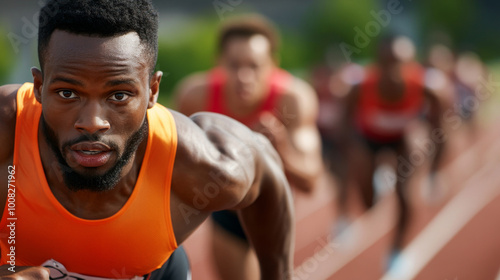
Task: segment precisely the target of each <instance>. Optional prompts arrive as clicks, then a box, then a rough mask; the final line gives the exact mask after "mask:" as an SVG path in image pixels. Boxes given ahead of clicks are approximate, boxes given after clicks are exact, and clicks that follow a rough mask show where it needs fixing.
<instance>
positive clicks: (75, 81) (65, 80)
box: [50, 77, 83, 87]
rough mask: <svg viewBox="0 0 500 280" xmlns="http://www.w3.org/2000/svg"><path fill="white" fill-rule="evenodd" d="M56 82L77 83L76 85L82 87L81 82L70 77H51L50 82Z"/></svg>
mask: <svg viewBox="0 0 500 280" xmlns="http://www.w3.org/2000/svg"><path fill="white" fill-rule="evenodd" d="M57 82H63V83H68V84H72V85H77V86H81V87H83V83H81V82H79V81H77V80H75V79H71V78H65V77H55V78H54V79H52V80H51V81H50V84H53V83H57Z"/></svg>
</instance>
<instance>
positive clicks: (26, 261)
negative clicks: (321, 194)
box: [0, 0, 294, 280]
mask: <svg viewBox="0 0 500 280" xmlns="http://www.w3.org/2000/svg"><path fill="white" fill-rule="evenodd" d="M157 32H158V15H157V12H156V10H155V9H154V7H153V6H152V4H151V2H150V1H148V0H137V1H123V0H107V1H105V0H99V1H95V0H92V1H91V0H74V1H62V0H51V1H48V2H47V3H46V5H45V6H44V7H43V8H42V10H41V12H40V24H39V40H38V54H39V60H40V65H41V67H40V69H37V68H32V74H33V83H26V84H24V85H6V86H2V87H0V139H1V143H2V145H0V168H1V171H0V181H2V182H4V184H7V186H8V188H1V189H0V204H2V205H5V206H4V207H2V209H3V211H2V219H1V222H0V248H1V251H0V254H1V257H0V261H1V265H2V266H1V267H0V276H7V277H12V279H14V278H15V279H62V278H64V277H67V278H64V279H70V278H71V279H98V280H102V279H190V272H189V271H188V269H189V265H188V263H187V259H186V256H185V254H184V252H183V251H182V248H180V247H179V246H180V244H182V242H183V241H185V240H186V239H187V238H188V237H189V236H190V235H191V233H193V232H194V230H195V229H196V228H198V227H199V226H200V225H201V223H202V222H203V221H204V220H205V219H206V218H207V217H209V216H210V214H211V213H212V212H214V211H220V210H223V209H233V210H236V211H237V212H238V214H239V216H240V217H241V220H242V222H243V224H244V225H245V228H246V233H247V236H248V238H249V239H250V241H251V242H252V244H253V245H254V248H255V251H256V253H257V256H258V260H259V265H260V272H261V274H262V279H291V277H292V263H293V260H292V253H293V240H294V234H293V229H292V225H293V211H292V203H291V194H290V189H289V186H288V183H287V180H286V177H285V174H284V172H283V168H282V163H281V161H280V159H279V156H278V154H277V153H276V151H275V149H274V148H273V147H272V145H271V143H270V142H269V141H268V140H267V139H265V137H263V136H261V135H260V134H257V133H254V132H252V131H251V130H249V129H248V128H247V127H245V126H243V125H241V124H239V123H238V122H235V121H234V120H232V119H230V118H227V117H224V116H221V115H216V114H210V113H200V114H196V115H193V116H191V117H186V116H185V115H182V114H180V113H177V112H175V111H173V110H169V109H167V108H165V107H163V106H161V105H159V104H156V100H157V97H158V94H159V84H160V81H161V77H162V72H161V71H157V72H154V68H155V64H156V56H157V52H158V42H157ZM267 201H273V202H274V203H273V204H268V203H267ZM49 274H50V276H49ZM49 277H50V278H49ZM2 279H3V277H2ZM9 279H11V278H9Z"/></svg>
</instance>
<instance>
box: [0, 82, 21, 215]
mask: <svg viewBox="0 0 500 280" xmlns="http://www.w3.org/2000/svg"><path fill="white" fill-rule="evenodd" d="M19 87H20V85H6V86H2V87H0V143H1V145H0V184H2V185H1V186H2V187H1V188H0V217H1V215H2V214H3V210H4V205H5V201H6V199H7V188H6V184H7V176H8V166H9V165H11V164H12V160H13V155H14V135H15V129H16V96H17V90H18V89H19Z"/></svg>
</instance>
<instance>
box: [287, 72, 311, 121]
mask: <svg viewBox="0 0 500 280" xmlns="http://www.w3.org/2000/svg"><path fill="white" fill-rule="evenodd" d="M279 107H280V113H281V114H282V115H283V116H285V117H286V118H288V119H290V120H289V121H292V123H293V122H298V123H303V122H307V123H314V122H315V121H316V118H317V114H318V97H317V95H316V92H315V91H314V89H313V88H312V87H311V86H310V85H309V84H308V83H307V82H305V81H304V80H302V79H300V78H297V77H293V78H292V81H291V82H290V83H289V85H288V87H287V88H286V89H285V91H284V93H283V94H282V96H281V98H280V102H279Z"/></svg>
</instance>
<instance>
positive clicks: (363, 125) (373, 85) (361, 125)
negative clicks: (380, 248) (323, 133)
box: [337, 36, 443, 252]
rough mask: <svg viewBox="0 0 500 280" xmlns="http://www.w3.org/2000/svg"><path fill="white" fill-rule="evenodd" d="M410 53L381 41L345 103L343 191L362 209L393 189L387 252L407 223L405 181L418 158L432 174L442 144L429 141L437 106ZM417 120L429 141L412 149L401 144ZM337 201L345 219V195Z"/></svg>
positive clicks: (402, 40) (402, 42) (403, 43)
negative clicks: (392, 230)
mask: <svg viewBox="0 0 500 280" xmlns="http://www.w3.org/2000/svg"><path fill="white" fill-rule="evenodd" d="M414 53H415V48H414V45H413V43H412V42H411V41H410V40H409V39H408V38H406V37H393V36H388V37H384V38H383V39H382V40H381V42H380V43H379V47H378V53H377V61H376V62H375V63H374V64H373V65H370V66H368V67H367V68H366V70H365V74H364V79H363V81H362V82H361V83H360V84H358V85H356V86H355V87H353V89H352V91H351V92H350V93H349V95H348V97H347V98H348V100H347V109H346V114H345V119H344V120H345V121H344V122H343V123H344V125H345V127H344V133H343V134H342V135H343V136H344V137H345V138H344V145H345V151H346V158H347V159H348V164H347V165H346V170H344V172H343V182H344V184H345V186H352V185H353V184H355V185H357V186H358V187H359V189H360V193H361V197H362V202H363V204H364V206H365V207H366V208H370V207H372V206H373V204H374V203H375V187H377V189H378V190H380V189H384V188H386V189H387V188H391V187H395V191H396V194H397V199H398V205H399V209H398V211H399V213H398V215H399V218H398V223H397V233H396V237H395V240H394V246H393V249H394V250H393V252H398V251H399V250H400V249H401V247H402V245H403V237H404V233H405V230H406V227H407V225H408V222H409V217H410V213H409V205H408V203H407V198H406V185H407V181H408V179H409V178H410V177H411V176H412V174H413V172H414V171H415V168H416V167H418V165H420V164H421V163H420V161H422V160H423V159H424V158H427V157H430V158H432V159H433V162H432V164H431V170H432V172H434V171H435V170H436V169H437V167H438V163H439V158H440V155H441V151H442V143H443V141H441V139H440V138H439V135H432V133H434V134H436V133H437V134H439V133H438V132H439V131H440V130H439V128H440V113H441V107H440V101H439V100H438V98H437V97H436V96H435V94H434V93H433V92H431V90H430V89H429V88H427V87H426V86H425V84H424V69H423V67H421V66H420V65H419V64H418V63H416V62H415V61H414ZM422 116H425V117H426V120H427V122H428V123H429V124H430V126H431V127H430V128H431V135H430V136H431V137H432V139H429V140H428V141H426V142H425V144H424V145H422V146H421V147H418V148H416V147H413V146H414V145H410V143H408V141H407V139H406V138H407V135H408V133H409V132H410V131H409V130H410V129H411V128H412V127H414V126H412V125H411V124H412V123H413V122H415V121H418V120H419V119H420V118H421V117H422ZM415 149H419V150H415ZM387 153H389V154H387ZM382 154H384V155H386V156H385V162H384V163H383V164H381V163H380V162H379V159H380V157H379V156H380V155H382ZM387 155H389V156H387ZM416 155H420V157H418V158H417V157H416ZM417 160H418V161H419V162H417ZM341 189H342V188H341ZM343 190H344V191H347V189H346V188H343ZM340 198H341V199H344V201H340V208H341V213H344V215H346V214H347V213H346V210H345V204H346V202H345V195H341V196H340ZM345 219H347V218H346V217H341V218H340V219H339V222H338V224H337V226H340V227H345ZM339 231H340V230H339V229H337V232H339Z"/></svg>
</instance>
